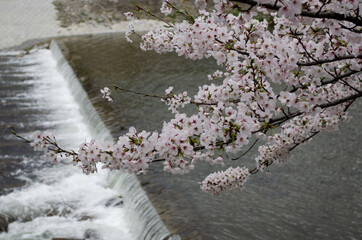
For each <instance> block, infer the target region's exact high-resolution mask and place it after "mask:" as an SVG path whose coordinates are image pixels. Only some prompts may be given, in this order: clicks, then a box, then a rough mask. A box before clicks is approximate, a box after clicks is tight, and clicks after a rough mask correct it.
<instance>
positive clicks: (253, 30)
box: [23, 0, 362, 194]
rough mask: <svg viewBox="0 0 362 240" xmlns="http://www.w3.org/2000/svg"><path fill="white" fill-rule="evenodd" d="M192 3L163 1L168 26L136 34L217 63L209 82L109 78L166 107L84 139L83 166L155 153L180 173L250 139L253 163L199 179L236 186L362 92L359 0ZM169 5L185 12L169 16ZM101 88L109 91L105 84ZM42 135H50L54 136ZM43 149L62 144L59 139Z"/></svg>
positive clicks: (205, 184) (138, 165)
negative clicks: (176, 87) (108, 140)
mask: <svg viewBox="0 0 362 240" xmlns="http://www.w3.org/2000/svg"><path fill="white" fill-rule="evenodd" d="M195 3H196V6H197V7H198V8H199V16H191V15H190V14H188V13H187V12H186V11H182V10H178V9H177V7H176V6H177V5H176V4H175V0H173V1H165V2H164V3H163V4H162V7H161V12H162V13H164V15H165V19H163V20H165V21H166V26H165V27H164V28H161V29H159V30H157V31H151V32H148V33H146V34H144V35H143V36H142V40H143V41H142V43H141V48H142V49H143V50H152V51H156V52H157V53H165V52H176V53H177V54H178V55H180V56H184V57H186V58H189V59H192V60H196V59H202V58H210V57H211V58H214V59H215V61H216V62H217V64H219V65H220V66H222V67H223V69H224V70H223V71H216V72H214V73H212V74H210V75H209V76H208V78H209V80H210V83H209V84H205V85H202V86H199V90H198V92H197V94H196V95H195V96H189V95H188V94H187V92H186V91H185V92H183V93H180V94H176V93H174V92H173V88H172V87H169V88H167V89H166V91H165V95H164V96H159V95H153V94H146V93H140V92H138V91H134V90H129V89H124V88H122V87H119V86H117V85H114V86H113V89H114V90H120V91H123V92H129V93H132V94H138V95H142V96H146V97H154V98H158V99H160V100H161V101H163V102H164V103H165V104H166V105H167V106H168V108H169V110H171V111H172V113H173V115H174V117H173V118H172V119H171V120H170V121H168V122H164V123H163V127H162V129H161V130H160V131H154V132H146V131H137V130H136V129H135V128H134V127H132V128H130V129H129V131H128V133H126V134H125V135H123V136H120V137H119V139H118V141H117V142H116V143H114V144H105V143H101V142H98V141H95V140H92V141H90V142H86V143H83V144H81V145H80V147H79V149H78V151H68V155H71V156H72V157H73V160H74V162H75V163H78V164H79V165H80V166H81V167H82V169H83V171H84V172H85V173H91V172H94V171H96V169H97V168H96V164H97V163H102V164H103V167H104V168H109V169H111V170H114V169H115V170H117V169H121V168H123V169H127V170H128V171H130V172H138V173H139V172H146V171H147V169H148V167H149V165H150V164H152V163H155V162H162V163H163V168H164V170H165V171H168V172H171V173H174V174H185V173H188V172H189V171H191V170H193V169H194V168H195V163H196V162H198V161H205V162H208V163H210V164H217V165H220V167H222V166H223V165H224V164H225V161H226V160H228V159H239V158H240V157H239V158H235V157H233V156H243V157H245V156H246V155H245V154H246V153H247V152H249V151H251V149H253V147H256V143H258V144H260V145H259V146H258V148H257V149H258V156H257V157H256V158H255V162H256V167H255V168H252V169H248V168H246V167H244V166H240V167H235V168H233V167H232V168H228V169H226V170H221V171H219V172H216V173H212V174H210V175H209V176H207V177H206V178H205V180H204V181H202V182H201V183H200V184H201V189H202V190H204V191H206V192H211V193H213V194H218V193H220V192H222V191H224V190H230V189H243V188H244V184H245V182H246V181H247V179H248V178H249V177H250V176H251V175H252V174H255V173H257V172H263V171H268V167H269V166H270V165H272V164H274V163H281V162H284V161H286V160H287V159H288V157H289V155H290V152H291V151H292V150H293V149H295V148H296V147H297V146H299V145H302V144H304V143H307V142H308V141H310V140H311V139H312V138H313V137H314V136H315V135H316V134H318V133H321V132H324V131H331V130H336V129H338V127H339V125H340V124H341V123H343V122H346V121H347V120H349V118H350V117H349V115H348V112H347V109H348V108H349V107H350V106H351V105H352V104H353V103H354V102H355V101H356V100H357V99H359V98H360V97H362V94H361V92H362V80H361V78H360V73H361V69H362V59H361V56H362V36H361V32H360V30H361V27H360V26H361V16H360V13H359V11H360V3H359V1H356V0H329V1H318V0H290V1H279V0H267V1H259V0H258V1H256V0H255V1H254V0H245V1H242V0H240V1H233V3H231V2H229V1H227V0H214V8H213V10H212V11H206V9H207V8H206V7H207V2H206V1H204V0H196V1H195ZM238 3H246V4H248V5H249V7H248V8H242V7H238V6H236V5H235V4H238ZM138 10H141V11H142V8H140V7H139V8H138ZM170 13H177V14H180V15H181V16H183V17H184V19H185V20H184V21H182V22H178V23H173V22H172V24H171V22H168V20H167V17H168V16H169V14H170ZM126 15H127V17H128V18H129V19H130V20H134V16H133V15H132V14H130V13H127V14H126ZM151 16H152V15H151ZM155 16H156V15H155ZM158 18H159V17H158ZM167 23H170V24H169V25H167ZM132 29H134V28H133V27H130V30H131V31H130V32H129V34H131V33H132V31H133V30H132ZM351 30H353V31H351ZM133 32H134V31H133ZM129 34H128V35H127V37H129ZM102 94H103V96H104V97H105V98H107V99H108V100H111V90H110V89H109V88H105V89H103V90H102ZM187 104H194V105H195V106H196V108H195V113H194V114H192V115H186V114H184V113H182V111H181V110H182V109H181V108H182V107H183V106H185V105H187ZM46 136H47V135H46ZM252 137H253V139H254V141H253V143H251V144H250V145H249V141H250V139H251V138H252ZM45 139H48V140H46V142H47V144H50V145H52V143H53V144H56V142H55V138H54V139H53V138H48V137H46V138H45ZM23 140H24V139H23ZM34 141H35V140H34V139H33V140H32V142H34ZM38 142H39V141H38ZM42 142H44V141H41V143H42ZM33 145H34V144H33ZM246 146H249V147H248V148H247V151H246V153H243V154H240V152H241V151H242V149H244V148H243V147H246ZM34 147H35V145H34ZM45 148H46V149H48V150H49V148H48V145H47V146H46V147H45ZM50 149H51V150H50V151H54V152H55V153H56V154H58V153H62V150H61V148H59V146H57V145H54V146H53V147H52V148H50ZM35 150H40V148H38V147H37V148H36V149H35ZM48 150H46V151H48ZM57 151H58V152H57ZM63 153H67V152H63Z"/></svg>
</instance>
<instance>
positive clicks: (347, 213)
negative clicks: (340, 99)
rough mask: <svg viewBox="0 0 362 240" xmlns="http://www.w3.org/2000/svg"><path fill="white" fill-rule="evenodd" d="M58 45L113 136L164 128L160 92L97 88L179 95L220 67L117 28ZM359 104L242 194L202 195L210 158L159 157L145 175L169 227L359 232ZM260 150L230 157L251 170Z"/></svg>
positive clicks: (243, 232)
mask: <svg viewBox="0 0 362 240" xmlns="http://www.w3.org/2000/svg"><path fill="white" fill-rule="evenodd" d="M60 44H61V46H62V48H63V50H64V52H65V53H66V55H67V58H68V59H69V61H70V62H71V65H72V66H73V68H74V69H75V71H76V73H77V74H78V76H79V78H80V79H81V80H82V83H83V86H84V87H85V89H86V90H87V91H88V93H89V95H90V96H91V97H92V101H93V103H94V104H95V106H96V108H97V109H98V111H99V112H100V113H101V116H102V118H103V119H104V121H105V123H106V125H107V126H108V127H110V130H111V131H112V133H113V135H114V136H115V137H116V136H117V135H119V134H122V133H124V131H125V129H128V127H130V126H135V127H136V128H138V129H146V130H153V129H160V128H161V126H162V122H163V121H164V120H168V119H169V118H170V117H171V115H170V113H169V112H168V111H167V107H166V106H165V105H164V104H163V103H161V102H160V101H159V99H154V98H146V97H142V96H138V95H134V94H129V93H124V92H118V93H117V94H115V97H114V99H115V101H114V103H112V104H110V103H107V102H105V100H100V99H99V89H100V88H103V87H104V86H109V87H110V86H112V84H116V85H118V86H120V87H123V88H127V89H132V90H136V91H140V92H145V93H153V94H161V95H162V94H163V92H164V90H165V89H166V88H167V87H168V86H170V85H173V86H175V91H176V92H178V91H180V92H181V91H183V90H187V91H189V93H190V94H191V95H193V94H195V93H196V91H197V86H198V85H201V84H206V83H207V82H208V80H207V78H206V75H207V74H209V73H211V72H213V71H214V70H215V69H218V67H217V66H216V65H215V63H214V62H213V61H212V60H202V61H191V60H185V59H183V58H181V57H177V56H176V55H174V54H165V55H158V54H156V53H153V52H142V51H141V50H139V48H138V44H137V43H133V44H130V43H126V42H125V40H124V39H123V37H122V35H118V34H113V35H103V36H82V37H74V38H67V39H63V40H61V41H60ZM361 106H362V104H361V100H360V101H359V102H357V103H356V106H354V108H353V109H351V114H352V116H353V119H352V121H351V122H350V123H348V124H345V125H344V126H342V127H341V130H340V131H339V132H333V133H324V134H321V135H319V136H317V137H315V139H314V140H313V141H312V142H310V143H309V144H308V145H305V146H301V147H299V148H298V149H296V150H295V151H294V153H293V156H292V157H291V159H290V160H289V161H288V162H287V163H285V164H283V165H279V166H272V167H271V175H265V174H257V175H256V176H252V177H251V178H250V180H249V182H248V183H247V185H246V189H245V190H244V191H242V192H238V191H234V192H228V193H225V194H223V195H221V196H212V195H209V194H206V193H203V192H201V191H200V189H199V184H198V182H200V181H202V180H203V178H204V177H205V176H206V175H207V174H208V173H209V172H210V171H215V170H217V168H214V167H211V166H208V165H206V164H203V163H198V164H197V165H196V170H194V171H193V172H192V173H191V174H188V175H183V176H171V175H170V174H169V173H165V172H163V171H162V166H161V164H154V165H153V166H152V167H151V170H150V171H149V173H148V174H147V175H143V176H140V180H141V182H142V184H143V187H144V189H145V190H146V191H147V192H148V195H149V197H150V198H151V201H152V202H153V204H154V205H155V207H156V208H157V209H158V212H159V213H160V215H161V217H162V219H163V220H164V221H165V223H166V225H167V226H168V227H169V228H170V230H171V232H177V233H179V234H181V236H182V237H183V238H184V239H360V237H361V236H362V227H361V226H362V201H361V199H362V189H361V186H362V157H361V156H362V144H361V143H362V134H361V129H362V121H361V118H362V112H361ZM194 110H195V109H192V108H190V109H187V110H186V111H187V112H192V111H194ZM255 154H256V153H255V152H250V153H249V154H248V155H246V156H245V158H244V159H241V160H239V161H238V162H236V163H233V164H234V165H235V164H245V165H247V166H249V167H253V166H254V161H253V158H254V157H255ZM228 165H231V164H230V163H229V164H228ZM225 168H227V166H225Z"/></svg>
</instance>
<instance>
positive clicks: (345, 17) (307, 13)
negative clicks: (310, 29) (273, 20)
mask: <svg viewBox="0 0 362 240" xmlns="http://www.w3.org/2000/svg"><path fill="white" fill-rule="evenodd" d="M231 1H232V2H240V3H246V4H249V5H250V6H253V7H254V6H257V5H259V6H262V7H265V8H267V9H269V10H279V9H280V8H281V6H280V5H276V4H271V3H261V4H258V3H257V2H256V1H253V0H231ZM299 15H300V16H303V17H310V18H327V19H335V20H339V21H347V22H351V23H354V24H356V25H357V26H362V19H361V18H359V17H358V16H356V17H354V16H348V15H344V14H341V13H336V12H319V11H318V12H312V11H302V12H301V14H299Z"/></svg>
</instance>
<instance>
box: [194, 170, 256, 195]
mask: <svg viewBox="0 0 362 240" xmlns="http://www.w3.org/2000/svg"><path fill="white" fill-rule="evenodd" d="M249 175H250V173H249V169H247V168H246V167H242V168H241V167H236V168H232V167H229V168H228V169H226V170H225V171H219V172H215V173H212V174H210V175H209V176H207V177H206V178H205V180H204V181H203V182H201V183H200V185H201V189H202V190H203V191H205V192H210V193H212V194H218V193H219V192H222V191H225V190H233V189H239V190H242V189H243V187H244V183H245V182H246V181H247V179H248V177H249Z"/></svg>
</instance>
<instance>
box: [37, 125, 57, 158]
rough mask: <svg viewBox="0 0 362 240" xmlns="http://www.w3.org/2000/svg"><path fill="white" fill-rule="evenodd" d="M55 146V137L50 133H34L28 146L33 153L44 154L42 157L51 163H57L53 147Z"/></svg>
mask: <svg viewBox="0 0 362 240" xmlns="http://www.w3.org/2000/svg"><path fill="white" fill-rule="evenodd" d="M55 144H56V140H55V135H54V133H52V132H48V131H45V132H44V133H42V132H40V131H35V132H34V133H33V135H32V137H31V141H30V146H32V147H33V148H34V151H41V152H44V155H45V156H46V157H47V158H48V160H51V161H53V162H57V157H58V156H57V153H56V151H54V150H55V149H54V148H53V146H54V145H55Z"/></svg>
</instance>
